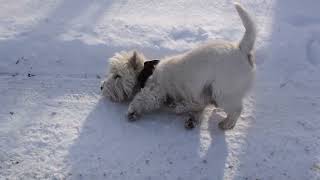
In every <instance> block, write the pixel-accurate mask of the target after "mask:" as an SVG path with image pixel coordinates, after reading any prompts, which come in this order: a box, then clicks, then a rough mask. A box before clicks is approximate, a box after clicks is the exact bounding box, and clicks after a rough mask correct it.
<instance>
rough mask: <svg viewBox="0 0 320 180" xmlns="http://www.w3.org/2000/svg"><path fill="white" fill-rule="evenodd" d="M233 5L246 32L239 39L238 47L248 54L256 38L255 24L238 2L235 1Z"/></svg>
mask: <svg viewBox="0 0 320 180" xmlns="http://www.w3.org/2000/svg"><path fill="white" fill-rule="evenodd" d="M234 5H235V7H236V9H237V11H238V14H239V16H240V18H241V21H242V23H243V25H244V27H245V28H246V32H245V34H244V36H243V38H242V40H241V41H240V44H239V48H240V50H241V51H242V52H244V53H248V54H249V53H250V52H251V50H252V49H253V46H254V43H255V40H256V34H257V31H256V26H255V24H254V22H253V20H252V19H251V17H250V15H249V14H248V12H247V11H246V10H245V9H244V8H243V7H242V6H241V5H240V4H238V3H235V4H234Z"/></svg>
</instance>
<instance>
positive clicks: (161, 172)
mask: <svg viewBox="0 0 320 180" xmlns="http://www.w3.org/2000/svg"><path fill="white" fill-rule="evenodd" d="M126 110H127V104H117V103H111V102H109V101H107V100H106V99H100V100H99V101H98V102H97V104H96V105H95V107H94V108H93V109H92V111H91V113H90V114H89V115H88V116H87V118H86V120H85V122H84V123H83V126H82V128H81V130H80V133H79V136H78V138H77V139H76V140H75V141H74V143H73V145H72V146H71V147H70V149H69V155H68V156H67V159H66V161H67V162H68V163H70V164H71V169H70V172H69V174H68V179H81V178H83V179H212V178H213V179H223V176H224V169H225V161H226V157H227V145H226V142H225V136H224V133H223V132H222V131H220V130H218V129H217V128H216V126H217V123H216V122H217V121H219V120H221V118H222V117H221V116H219V115H217V114H214V113H213V116H212V117H211V119H212V120H211V123H208V125H209V126H206V127H203V126H201V127H199V128H196V129H194V130H191V131H189V130H185V129H184V127H183V121H181V117H179V116H175V115H173V114H168V113H165V112H161V113H157V114H149V115H146V116H144V117H143V118H142V119H141V120H139V121H136V122H128V121H127V120H126V117H125V112H126ZM179 119H180V120H179ZM212 126H215V127H214V128H213V127H212Z"/></svg>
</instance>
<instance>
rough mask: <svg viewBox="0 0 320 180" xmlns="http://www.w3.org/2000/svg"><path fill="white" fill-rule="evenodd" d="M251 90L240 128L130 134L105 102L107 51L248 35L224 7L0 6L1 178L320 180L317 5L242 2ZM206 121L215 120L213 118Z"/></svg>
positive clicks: (116, 3)
mask: <svg viewBox="0 0 320 180" xmlns="http://www.w3.org/2000/svg"><path fill="white" fill-rule="evenodd" d="M241 3H242V4H243V5H244V6H245V7H246V8H247V9H248V10H249V11H250V12H251V14H252V15H253V16H254V17H255V21H256V24H257V26H258V30H259V34H258V41H257V44H256V49H257V64H258V68H257V83H256V86H255V88H254V90H253V91H252V93H251V95H250V96H249V97H248V98H247V100H246V101H245V111H244V113H243V114H242V117H241V119H240V120H239V121H238V124H237V125H236V127H235V129H233V130H230V131H226V132H223V131H221V130H219V129H218V128H217V123H218V122H219V121H220V120H221V119H222V118H223V116H224V113H223V112H221V111H220V110H213V109H212V108H208V110H207V112H208V113H207V114H206V115H207V116H205V117H204V119H203V122H202V124H201V126H200V127H199V128H197V129H194V130H192V131H187V130H185V129H184V127H183V121H182V119H181V117H178V116H175V115H173V114H168V113H166V112H161V113H159V112H157V113H153V114H149V115H146V116H144V117H143V118H142V119H141V120H140V121H137V122H135V123H129V122H127V120H126V117H125V112H126V108H127V104H115V103H111V102H109V101H108V100H106V99H103V98H101V96H100V92H99V83H100V80H101V79H100V78H101V77H103V76H104V74H105V72H106V68H107V59H108V57H110V56H112V55H113V53H114V52H117V51H120V50H126V49H133V48H135V49H138V50H140V51H142V52H143V53H145V54H146V55H147V56H148V57H149V58H161V57H164V56H167V55H170V54H174V53H179V52H182V51H185V50H187V49H190V48H192V47H194V46H196V45H197V44H199V43H202V42H205V41H208V40H212V39H227V40H234V41H237V40H239V39H240V38H241V36H242V34H243V32H244V29H243V27H242V24H241V22H240V19H239V17H238V14H237V12H236V11H235V9H234V7H233V3H232V1H229V0H185V1H182V0H161V1H159V0H46V1H43V0H11V1H8V0H0V105H1V108H0V179H6V178H8V179H111V180H114V179H121V180H122V179H128V180H135V179H137V180H141V179H159V180H163V179H168V180H172V179H177V180H198V179H199V180H200V179H201V180H205V179H208V180H209V179H210V180H218V179H236V180H238V179H240V180H241V179H243V180H251V179H259V180H262V179H264V180H269V179H274V180H279V179H290V180H291V179H297V180H302V179H308V180H309V179H310V180H311V179H313V180H319V179H320V123H319V122H320V11H319V7H320V1H319V0H305V1H301V0H278V1H276V0H242V1H241ZM210 112H213V113H212V115H211V116H210Z"/></svg>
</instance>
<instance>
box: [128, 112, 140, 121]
mask: <svg viewBox="0 0 320 180" xmlns="http://www.w3.org/2000/svg"><path fill="white" fill-rule="evenodd" d="M127 118H128V120H129V121H136V120H137V119H138V118H139V116H138V113H137V112H135V111H133V112H128V113H127Z"/></svg>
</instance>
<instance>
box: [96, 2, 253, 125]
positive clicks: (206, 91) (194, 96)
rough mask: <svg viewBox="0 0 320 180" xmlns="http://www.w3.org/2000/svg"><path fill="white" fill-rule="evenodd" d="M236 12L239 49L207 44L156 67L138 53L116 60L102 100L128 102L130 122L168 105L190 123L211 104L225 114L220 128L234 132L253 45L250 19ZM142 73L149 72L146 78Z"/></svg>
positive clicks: (250, 71) (247, 82) (242, 11)
mask: <svg viewBox="0 0 320 180" xmlns="http://www.w3.org/2000/svg"><path fill="white" fill-rule="evenodd" d="M235 7H236V9H237V11H238V14H239V15H240V18H241V20H242V22H243V24H244V27H245V29H246V32H245V34H244V37H243V38H242V40H241V41H240V43H230V42H211V43H208V44H205V45H202V46H200V47H198V48H195V49H193V50H191V51H189V52H186V53H184V54H181V55H177V56H173V57H168V58H165V59H163V60H161V61H160V62H159V63H158V64H157V62H154V61H146V59H145V57H144V56H143V55H142V54H139V53H137V52H128V53H126V52H123V53H120V54H116V55H115V56H114V57H112V58H111V60H110V62H111V69H110V72H109V76H108V77H107V79H106V80H105V81H104V82H103V85H102V91H103V95H105V96H107V97H110V99H111V100H114V101H124V100H128V99H131V98H133V100H132V102H131V103H130V105H129V109H128V113H127V116H128V119H129V120H136V119H137V118H138V117H139V116H140V115H142V114H143V113H146V112H150V111H153V110H156V109H159V108H160V107H162V106H163V105H164V104H165V103H166V102H167V101H168V99H169V100H170V101H171V106H173V110H174V112H176V113H178V114H181V113H188V114H191V117H194V115H196V114H197V113H198V112H201V111H202V110H203V109H204V108H205V107H206V106H207V105H208V104H214V105H216V106H218V107H220V108H222V109H224V111H225V112H226V113H227V117H226V119H224V120H223V121H222V122H220V123H219V127H220V128H221V129H231V128H233V127H234V126H235V124H236V121H237V119H238V118H239V116H240V114H241V111H242V100H243V98H244V97H245V95H246V93H247V92H248V90H249V89H250V87H251V86H252V83H253V81H254V77H255V62H254V56H253V46H254V43H255V39H256V28H255V24H254V22H253V21H252V19H251V17H250V16H249V14H248V13H247V12H246V10H245V9H244V8H243V7H242V6H241V5H239V4H237V3H236V4H235ZM152 62H154V63H152ZM148 63H149V64H148ZM146 67H147V68H146ZM153 68H155V69H154V72H153V74H152V71H153ZM143 71H148V73H146V74H147V75H146V76H145V75H143V73H142V72H143ZM151 74H152V75H151ZM150 75H151V76H150ZM149 76H150V77H149ZM141 79H143V80H141ZM145 80H146V83H145ZM141 81H142V82H141ZM144 83H145V86H144ZM172 100H173V102H174V103H172ZM172 104H174V105H172ZM194 122H195V121H194V118H189V119H188V120H187V121H186V127H187V128H192V127H193V126H194Z"/></svg>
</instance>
